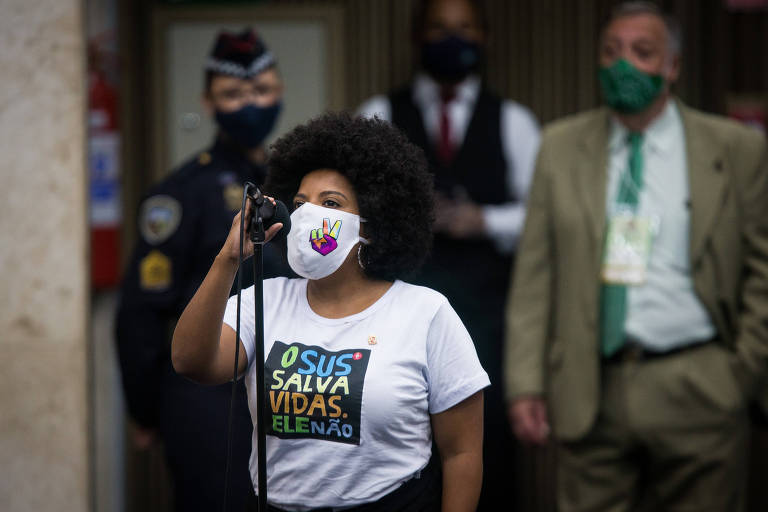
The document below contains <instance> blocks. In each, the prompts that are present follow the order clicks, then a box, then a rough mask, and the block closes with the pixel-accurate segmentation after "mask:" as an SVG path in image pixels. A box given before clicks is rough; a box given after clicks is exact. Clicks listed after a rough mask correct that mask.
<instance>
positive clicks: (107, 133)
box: [88, 61, 122, 289]
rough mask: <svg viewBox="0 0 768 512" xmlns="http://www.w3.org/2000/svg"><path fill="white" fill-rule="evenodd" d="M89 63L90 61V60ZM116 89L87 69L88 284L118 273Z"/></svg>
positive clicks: (106, 283) (108, 282) (106, 282)
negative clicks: (89, 254)
mask: <svg viewBox="0 0 768 512" xmlns="http://www.w3.org/2000/svg"><path fill="white" fill-rule="evenodd" d="M92 62H93V61H92ZM117 99H118V95H117V90H116V88H115V87H114V86H113V85H112V84H110V83H109V81H108V80H107V78H106V76H105V74H104V73H103V72H102V70H100V69H99V67H98V66H92V67H91V69H90V70H89V88H88V100H89V112H88V113H89V115H88V124H89V137H88V143H89V167H90V177H91V179H90V199H91V284H92V287H93V288H95V289H105V288H111V287H114V286H116V285H117V284H118V282H119V273H120V268H119V267H120V225H121V223H122V204H121V199H120V132H119V130H118V119H117V105H118V101H117Z"/></svg>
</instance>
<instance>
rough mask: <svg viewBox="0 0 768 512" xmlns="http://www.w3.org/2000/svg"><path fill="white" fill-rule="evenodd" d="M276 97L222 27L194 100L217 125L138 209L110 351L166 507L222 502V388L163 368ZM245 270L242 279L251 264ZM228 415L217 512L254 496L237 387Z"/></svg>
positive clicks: (268, 62)
mask: <svg viewBox="0 0 768 512" xmlns="http://www.w3.org/2000/svg"><path fill="white" fill-rule="evenodd" d="M282 93H283V85H282V81H281V79H280V75H279V74H278V72H277V69H276V62H275V59H274V57H273V55H272V54H271V53H270V52H269V51H268V50H267V48H266V47H265V46H264V43H263V42H262V41H261V39H260V38H259V37H258V36H257V35H256V34H255V33H254V32H253V31H252V30H248V29H247V30H245V31H243V32H242V33H240V34H231V33H228V32H222V33H221V34H220V35H219V36H218V38H217V39H216V42H215V45H214V48H213V51H212V53H211V55H210V57H209V58H208V60H207V62H206V63H205V91H204V97H203V101H204V104H205V106H206V109H207V110H208V111H209V112H210V114H211V115H213V116H214V117H215V119H216V123H217V125H218V128H219V130H218V134H217V136H216V139H215V141H214V143H213V146H212V147H210V148H209V149H207V150H205V151H202V152H200V153H199V154H197V155H196V156H195V157H194V158H192V159H191V160H189V161H188V162H186V163H185V164H183V165H182V166H181V167H180V168H179V169H177V170H176V171H174V172H173V173H172V174H171V175H170V176H169V177H168V178H166V179H165V180H163V181H162V182H161V183H159V184H157V185H155V186H154V187H153V188H152V190H151V191H150V193H149V194H148V195H147V196H146V198H145V199H144V200H143V201H142V203H141V206H140V208H139V231H140V233H139V234H140V236H139V240H138V243H137V245H136V247H135V249H134V251H133V255H132V257H131V260H130V262H129V264H128V267H127V270H126V274H125V277H124V280H123V283H122V287H121V293H120V303H119V306H118V311H117V323H116V330H117V332H116V337H117V346H118V354H119V359H120V366H121V370H122V378H123V388H124V391H125V396H126V401H127V405H128V412H129V414H130V417H131V419H132V422H133V425H132V433H133V441H134V444H135V445H136V446H137V447H138V448H139V449H141V448H146V447H148V446H149V445H150V444H151V443H152V442H153V441H154V440H155V439H156V438H159V439H160V440H162V442H163V445H164V450H165V454H166V458H167V462H168V466H169V469H170V473H171V477H172V480H173V485H174V497H175V499H174V502H175V508H176V510H184V511H185V512H188V511H198V510H199V511H206V512H209V511H211V510H220V508H221V504H222V500H223V498H224V473H225V465H226V464H225V457H226V453H227V418H228V413H229V407H230V398H231V384H225V385H221V386H203V385H200V384H197V383H193V382H192V381H190V380H187V379H185V378H183V377H180V376H178V375H177V374H176V373H175V372H174V371H173V368H172V366H171V356H170V339H171V333H172V330H173V324H174V323H175V321H176V320H177V319H178V316H179V315H180V314H181V312H182V311H183V309H184V307H185V306H186V304H187V302H189V299H190V298H191V297H192V296H193V295H194V293H195V291H196V290H197V288H198V286H199V285H200V283H201V282H202V280H203V278H204V277H205V275H206V273H207V272H208V269H209V268H210V266H211V264H212V263H213V260H214V258H215V256H216V254H217V253H218V252H219V249H220V248H221V245H222V244H223V243H224V240H225V239H226V238H227V234H228V233H229V228H230V226H231V224H232V219H233V217H234V216H235V214H236V213H237V212H238V211H239V210H240V207H241V203H242V195H243V184H244V182H245V181H251V182H253V183H255V184H257V185H261V184H262V183H263V182H264V179H265V177H266V165H265V163H266V154H265V151H264V147H263V141H264V139H265V138H266V137H267V135H268V134H269V133H270V132H271V131H272V129H273V127H274V124H275V121H276V119H277V116H278V114H279V112H280V109H281V104H282ZM270 245H271V244H270ZM264 260H265V264H264V267H265V274H266V275H267V277H274V276H277V275H290V270H287V269H288V267H287V261H286V260H285V258H284V255H283V254H282V253H281V251H280V250H279V249H275V248H270V247H267V248H266V249H265V255H264ZM243 269H244V275H243V285H244V286H249V285H250V284H251V283H252V282H253V275H252V266H251V265H244V266H243ZM233 411H234V412H233V415H234V419H233V429H232V436H233V439H232V447H233V448H232V459H231V462H230V473H229V486H228V487H229V490H228V498H227V503H228V507H227V509H228V510H245V507H246V504H247V502H248V499H249V493H252V492H253V490H252V487H251V479H250V474H249V469H248V460H249V456H250V446H251V433H252V430H253V427H252V425H251V419H250V414H249V411H248V405H247V400H246V393H245V389H244V386H243V385H242V384H240V385H239V386H238V393H237V395H236V402H235V405H234V410H233Z"/></svg>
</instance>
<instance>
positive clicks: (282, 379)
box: [224, 278, 489, 510]
mask: <svg viewBox="0 0 768 512" xmlns="http://www.w3.org/2000/svg"><path fill="white" fill-rule="evenodd" d="M236 301H237V297H236V296H235V297H232V298H231V299H230V300H229V303H228V304H227V309H226V313H225V314H224V322H225V323H226V324H227V325H229V326H230V327H232V328H233V329H234V328H235V326H236V324H237V320H236V318H237V317H236V308H237V303H236ZM253 303H254V293H253V287H251V288H248V289H247V290H244V291H243V293H242V304H241V308H242V309H241V322H240V324H241V331H240V338H241V340H242V342H243V345H244V346H245V350H246V352H247V354H248V361H249V365H248V371H247V374H246V377H245V378H246V385H247V388H248V390H249V393H248V405H249V407H250V409H251V417H253V418H255V405H256V403H255V390H256V376H255V371H254V367H253V365H252V364H251V362H252V361H253V355H254V350H255V343H254V338H255V334H254V318H253ZM264 340H265V342H264V353H265V356H266V364H265V366H266V371H265V376H266V379H267V382H266V391H267V394H268V396H269V399H268V403H267V412H266V414H265V416H266V418H267V425H266V427H267V444H266V446H267V468H268V475H267V485H268V494H269V501H270V503H271V504H273V505H275V506H277V507H280V508H285V509H289V510H307V509H309V508H319V507H348V506H355V505H359V504H362V503H367V502H371V501H375V500H377V499H378V498H380V497H382V496H384V495H386V494H388V493H390V492H392V491H393V490H395V489H397V487H399V486H400V484H401V483H402V482H404V481H406V480H408V479H410V478H411V477H412V476H413V475H414V474H415V473H417V472H418V471H419V470H421V469H422V468H423V467H424V466H425V465H426V464H427V462H428V461H429V458H430V455H431V448H432V447H431V444H432V431H431V428H430V414H436V413H439V412H442V411H445V410H446V409H449V408H450V407H452V406H454V405H456V404H458V403H459V402H461V401H462V400H464V399H466V398H468V397H469V396H471V395H472V394H474V393H476V392H477V391H479V390H481V389H483V388H485V387H486V386H488V385H489V380H488V375H487V374H486V373H485V371H484V370H483V368H482V367H481V366H480V362H479V361H478V359H477V354H476V353H475V348H474V345H473V344H472V340H471V339H470V337H469V334H468V333H467V330H466V329H465V327H464V325H463V324H462V323H461V320H460V319H459V317H458V315H456V312H455V311H454V310H453V308H451V306H450V304H449V303H448V301H447V299H446V298H445V297H443V296H442V295H441V294H439V293H438V292H435V291H433V290H430V289H429V288H424V287H421V286H414V285H410V284H406V283H404V282H402V281H395V282H394V284H393V285H392V286H391V287H390V289H389V290H388V291H387V292H386V293H385V294H384V295H383V296H382V297H381V298H380V299H379V300H378V301H376V302H375V303H374V304H373V305H371V306H370V307H368V308H367V309H365V310H364V311H361V312H360V313H357V314H355V315H351V316H348V317H345V318H336V319H331V318H325V317H321V316H319V315H317V314H316V313H315V312H314V311H312V309H311V308H310V307H309V303H308V302H307V280H305V279H286V278H275V279H267V280H265V281H264ZM255 435H256V431H255V429H254V439H253V446H254V448H253V450H252V453H251V460H250V469H251V477H252V479H253V482H254V487H255V486H256V482H257V481H258V480H257V475H256V471H257V465H256V453H255V452H256V448H255V447H256V438H255ZM257 492H258V490H257Z"/></svg>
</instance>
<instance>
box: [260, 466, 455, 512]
mask: <svg viewBox="0 0 768 512" xmlns="http://www.w3.org/2000/svg"><path fill="white" fill-rule="evenodd" d="M441 477H442V472H441V469H440V462H439V458H438V457H437V456H436V455H435V454H433V456H432V458H431V460H430V461H429V463H428V464H427V465H426V466H425V467H424V469H422V470H421V471H420V472H419V473H417V474H416V475H414V477H413V478H411V479H410V480H408V481H406V482H405V483H403V485H401V486H400V487H398V488H397V489H395V490H394V491H392V492H391V493H389V494H387V495H386V496H383V497H382V498H379V499H378V500H377V501H375V502H373V503H366V504H364V505H359V506H357V507H353V508H350V509H344V512H393V511H395V510H397V511H400V512H438V511H439V510H440V503H441V491H442V480H441ZM250 510H255V507H253V508H251V509H250ZM267 512H286V511H284V510H283V509H280V508H277V507H273V506H272V505H267ZM310 512H333V508H313V509H311V510H310Z"/></svg>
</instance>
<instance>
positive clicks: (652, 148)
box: [606, 100, 716, 352]
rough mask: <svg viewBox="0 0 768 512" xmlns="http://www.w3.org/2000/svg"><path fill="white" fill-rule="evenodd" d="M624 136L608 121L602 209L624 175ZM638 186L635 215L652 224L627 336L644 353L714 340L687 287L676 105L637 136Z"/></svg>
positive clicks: (684, 168) (683, 161)
mask: <svg viewBox="0 0 768 512" xmlns="http://www.w3.org/2000/svg"><path fill="white" fill-rule="evenodd" d="M627 135H628V131H627V129H626V128H625V127H624V125H622V124H621V123H620V122H619V121H618V120H616V119H614V120H613V121H612V126H611V135H610V139H609V145H608V150H609V160H608V188H607V197H606V205H607V207H608V210H607V211H608V212H609V214H610V212H611V209H612V208H613V206H614V205H615V204H616V196H617V194H618V189H619V180H621V179H622V177H623V178H624V179H626V177H627V176H628V175H629V169H628V159H629V144H628V142H627ZM642 155H643V186H642V188H641V189H640V195H639V196H638V207H637V214H638V215H639V216H641V217H649V218H655V219H657V220H658V222H659V228H658V232H657V234H656V236H655V238H654V241H653V245H652V246H651V253H650V256H649V259H648V267H647V272H646V281H645V283H644V284H642V285H639V286H629V287H628V289H627V320H626V323H625V331H626V333H627V336H628V337H629V338H631V339H632V340H634V341H636V342H637V343H639V344H640V345H642V346H644V347H645V348H648V349H650V350H654V351H659V352H665V351H668V350H671V349H674V348H678V347H681V346H686V345H690V344H692V343H696V342H699V341H706V340H709V339H711V338H712V337H713V336H714V335H715V332H716V331H715V327H714V325H713V324H712V320H711V319H710V317H709V314H708V313H707V311H706V309H705V308H704V305H703V304H702V302H701V300H699V298H698V296H697V295H696V292H695V290H694V287H693V279H692V278H691V263H690V249H689V246H690V227H691V212H690V208H689V207H688V201H689V198H690V188H689V183H688V162H687V155H686V151H685V131H684V128H683V122H682V119H681V118H680V113H679V112H678V109H677V105H676V104H675V102H674V101H671V100H670V101H668V102H667V106H666V107H665V109H664V111H663V112H662V113H661V114H660V115H659V117H657V118H656V119H655V120H654V121H653V122H652V123H651V125H650V126H649V127H648V128H647V129H646V130H645V132H644V135H643V146H642Z"/></svg>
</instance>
